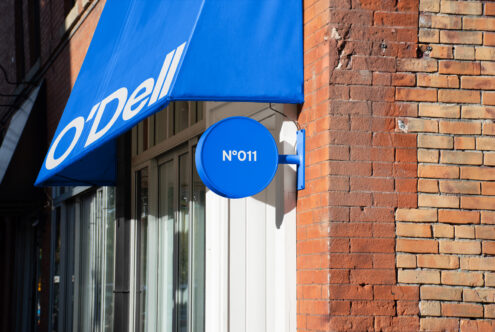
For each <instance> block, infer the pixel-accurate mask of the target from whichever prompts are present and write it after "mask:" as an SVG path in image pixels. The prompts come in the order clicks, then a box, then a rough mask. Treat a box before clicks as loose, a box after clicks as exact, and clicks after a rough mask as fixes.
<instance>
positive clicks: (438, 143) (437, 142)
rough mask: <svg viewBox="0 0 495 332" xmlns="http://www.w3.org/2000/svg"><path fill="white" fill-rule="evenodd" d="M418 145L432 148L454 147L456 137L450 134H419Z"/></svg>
mask: <svg viewBox="0 0 495 332" xmlns="http://www.w3.org/2000/svg"><path fill="white" fill-rule="evenodd" d="M418 147H419V148H431V149H452V148H453V147H454V139H453V138H452V137H450V136H440V135H425V134H419V135H418Z"/></svg>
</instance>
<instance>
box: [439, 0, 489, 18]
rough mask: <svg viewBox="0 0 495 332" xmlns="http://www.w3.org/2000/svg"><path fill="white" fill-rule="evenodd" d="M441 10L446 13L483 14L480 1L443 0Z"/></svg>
mask: <svg viewBox="0 0 495 332" xmlns="http://www.w3.org/2000/svg"><path fill="white" fill-rule="evenodd" d="M440 12H441V13H445V14H465V15H481V13H482V12H483V9H482V4H481V3H480V2H473V1H447V0H442V1H441V4H440Z"/></svg>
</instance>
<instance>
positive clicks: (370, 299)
mask: <svg viewBox="0 0 495 332" xmlns="http://www.w3.org/2000/svg"><path fill="white" fill-rule="evenodd" d="M304 17H305V19H304V27H305V45H304V46H305V98H306V102H305V104H304V107H303V110H302V112H301V114H300V119H299V120H300V122H301V123H303V124H304V127H306V129H307V132H308V141H307V142H308V143H307V163H308V165H307V166H308V168H307V189H306V190H304V191H303V192H300V193H299V200H298V206H297V207H298V233H297V235H298V237H297V241H298V257H297V259H298V279H297V283H298V286H297V287H298V329H299V330H301V331H304V330H309V331H316V330H341V331H351V330H353V331H365V330H370V329H375V330H393V331H396V330H398V329H402V330H407V331H415V330H418V329H419V317H418V313H419V307H418V299H419V287H418V286H416V285H413V286H409V285H398V284H397V280H396V273H397V271H396V268H395V261H396V255H395V242H396V241H395V237H396V233H395V224H394V221H395V219H394V212H395V209H396V208H398V207H402V208H409V207H416V204H417V199H416V197H417V195H416V183H417V180H416V172H417V163H416V134H410V133H403V132H400V131H396V130H395V123H396V118H397V117H399V116H415V115H416V108H415V107H414V106H412V105H410V104H409V103H401V102H397V101H396V99H399V100H400V95H401V94H406V95H408V94H410V93H414V92H415V91H408V90H403V91H397V96H398V97H396V88H395V87H396V86H397V85H399V84H400V82H403V81H408V80H411V79H413V77H412V76H414V75H412V74H411V75H412V76H408V75H407V74H406V75H404V74H398V73H397V72H398V71H404V68H406V67H414V68H415V67H417V66H423V64H422V62H421V61H420V60H417V59H416V56H417V35H418V2H417V1H369V0H362V1H357V0H353V1H350V0H349V1H328V0H327V1H305V12H304Z"/></svg>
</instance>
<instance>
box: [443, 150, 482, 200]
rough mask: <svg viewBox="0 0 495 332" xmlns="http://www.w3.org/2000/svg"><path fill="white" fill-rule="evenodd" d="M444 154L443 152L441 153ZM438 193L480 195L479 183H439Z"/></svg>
mask: <svg viewBox="0 0 495 332" xmlns="http://www.w3.org/2000/svg"><path fill="white" fill-rule="evenodd" d="M442 152H445V151H442ZM439 184H440V192H442V193H449V194H473V195H476V194H478V195H479V194H480V183H479V182H471V181H440V183H439Z"/></svg>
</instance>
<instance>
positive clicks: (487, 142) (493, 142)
mask: <svg viewBox="0 0 495 332" xmlns="http://www.w3.org/2000/svg"><path fill="white" fill-rule="evenodd" d="M476 148H477V149H478V150H495V137H476Z"/></svg>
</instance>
